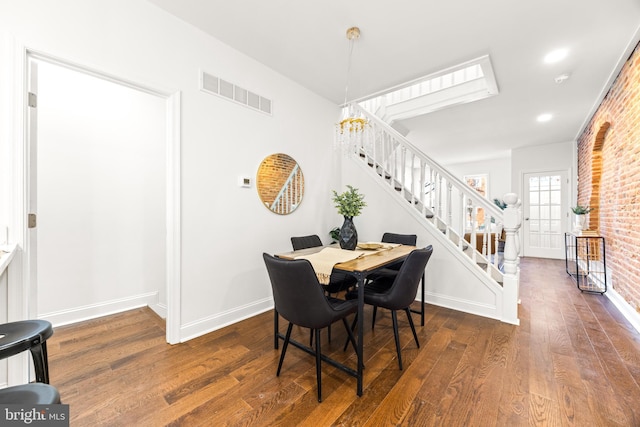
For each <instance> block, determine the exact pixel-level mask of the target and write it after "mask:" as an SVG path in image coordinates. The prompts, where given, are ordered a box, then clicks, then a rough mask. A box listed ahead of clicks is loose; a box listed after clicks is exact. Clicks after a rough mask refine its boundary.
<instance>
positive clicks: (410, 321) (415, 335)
mask: <svg viewBox="0 0 640 427" xmlns="http://www.w3.org/2000/svg"><path fill="white" fill-rule="evenodd" d="M404 311H405V312H406V313H407V319H409V326H411V332H413V339H415V340H416V345H417V346H418V348H420V343H419V342H418V334H416V328H415V326H414V325H413V319H412V318H411V310H409V308H405V309H404Z"/></svg>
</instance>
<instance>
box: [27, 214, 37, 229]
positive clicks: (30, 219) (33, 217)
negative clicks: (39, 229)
mask: <svg viewBox="0 0 640 427" xmlns="http://www.w3.org/2000/svg"><path fill="white" fill-rule="evenodd" d="M27 226H28V227H29V228H36V214H34V213H30V214H29V216H28V220H27Z"/></svg>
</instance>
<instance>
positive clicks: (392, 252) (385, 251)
mask: <svg viewBox="0 0 640 427" xmlns="http://www.w3.org/2000/svg"><path fill="white" fill-rule="evenodd" d="M362 246H363V247H369V248H370V249H362V250H359V253H358V254H357V257H356V258H355V259H351V260H349V261H345V262H340V263H337V264H335V265H334V266H333V269H334V270H335V271H340V272H344V273H346V274H349V275H352V276H354V277H355V278H356V279H357V285H356V286H357V291H358V311H357V313H358V319H360V323H361V324H362V323H363V322H362V319H364V287H365V286H366V282H367V277H368V276H369V275H372V274H374V273H376V272H377V271H379V270H380V269H383V268H385V267H386V266H388V265H390V264H393V263H396V262H398V261H402V260H404V259H405V258H406V257H407V256H408V255H409V254H410V253H411V251H413V250H415V249H417V247H416V246H410V245H397V244H395V245H389V244H381V245H380V246H378V245H373V244H370V245H368V246H367V245H362ZM375 246H378V247H375ZM327 247H328V248H339V246H338V245H337V244H332V245H328V246H318V247H313V248H307V249H300V250H297V251H290V252H283V253H278V254H275V256H276V257H278V258H282V259H291V260H293V259H304V258H305V257H307V256H310V255H313V254H316V253H319V252H320V251H322V250H323V249H324V248H327ZM423 300H424V298H423ZM423 312H424V310H423ZM278 319H279V315H278V312H277V310H275V309H274V346H275V348H276V349H277V348H278V342H279V339H284V335H283V334H281V333H280V331H279V327H278V323H279V322H278ZM363 330H364V328H363V327H361V326H360V327H358V333H357V340H356V352H357V359H358V362H357V369H356V370H355V371H354V370H352V369H349V368H348V367H346V366H337V367H338V368H340V369H342V370H343V371H345V372H347V373H349V374H351V375H352V376H354V377H356V380H357V394H358V396H362V387H363V384H362V383H363V381H362V377H363V370H364V354H363V353H364V352H363V349H364V345H363ZM292 344H293V343H292ZM294 345H295V344H294ZM297 346H298V347H301V348H302V347H304V346H300V345H299V344H298V345H297ZM303 349H305V348H303ZM305 350H306V349H305Z"/></svg>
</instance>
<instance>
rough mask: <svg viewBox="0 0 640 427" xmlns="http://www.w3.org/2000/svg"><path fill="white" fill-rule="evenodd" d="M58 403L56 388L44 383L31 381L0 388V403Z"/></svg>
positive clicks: (58, 397)
mask: <svg viewBox="0 0 640 427" xmlns="http://www.w3.org/2000/svg"><path fill="white" fill-rule="evenodd" d="M54 403H60V394H59V393H58V390H57V389H56V388H55V387H53V386H51V385H49V384H44V383H31V384H23V385H17V386H13V387H7V388H3V389H1V390H0V404H24V405H51V404H54Z"/></svg>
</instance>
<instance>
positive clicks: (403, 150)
mask: <svg viewBox="0 0 640 427" xmlns="http://www.w3.org/2000/svg"><path fill="white" fill-rule="evenodd" d="M349 111H350V115H349V117H351V119H345V121H343V122H342V124H341V126H339V127H338V128H337V131H336V143H337V144H339V145H340V147H341V149H342V150H346V152H347V153H348V154H349V155H350V156H352V157H353V158H355V159H357V160H360V161H362V162H363V163H365V164H366V165H367V168H368V169H369V170H371V171H372V172H374V173H372V174H371V176H372V177H373V178H374V179H375V180H376V181H377V182H378V183H379V184H380V185H381V186H386V187H387V188H392V189H393V191H392V192H393V193H395V194H396V195H397V197H399V198H402V200H404V201H406V202H407V203H406V204H404V203H403V205H404V206H406V209H407V211H408V212H409V213H411V214H412V215H413V216H416V217H419V218H420V222H421V223H422V224H423V225H424V227H425V229H427V230H429V231H431V232H432V234H433V235H434V237H436V238H438V239H439V240H441V241H442V243H443V245H444V246H445V247H446V248H447V250H448V251H450V252H451V256H452V257H454V258H456V259H457V260H458V262H461V263H466V265H467V266H470V267H469V268H470V269H472V270H473V271H474V275H475V277H476V278H477V280H478V285H477V286H478V287H480V288H477V290H479V292H478V295H479V297H478V298H479V300H483V301H485V300H487V299H489V300H491V301H493V302H492V303H489V304H487V303H485V302H478V304H475V303H474V302H473V301H468V300H466V299H465V298H461V297H460V296H455V295H452V296H449V297H447V296H444V297H442V295H441V294H440V293H439V292H437V291H436V292H432V293H431V294H430V295H431V298H430V297H429V295H428V296H427V302H429V303H434V304H437V305H444V306H447V307H449V308H454V309H458V310H461V311H467V312H473V313H474V314H479V315H483V316H486V317H491V318H497V319H499V320H502V321H504V322H508V323H513V324H519V320H518V302H519V297H518V288H519V286H518V285H519V269H518V261H519V257H518V254H519V252H520V250H519V243H518V242H519V238H518V236H517V234H518V231H519V229H520V217H521V215H520V213H519V209H520V202H519V200H518V197H517V196H516V195H515V194H513V193H509V194H506V195H505V196H504V198H503V200H504V202H505V203H506V204H507V207H506V208H505V209H504V210H501V209H500V208H499V207H498V206H496V205H495V204H494V203H493V202H492V201H490V200H488V199H487V198H485V197H483V196H482V195H481V194H480V193H478V192H477V191H476V190H475V189H473V188H472V187H470V186H469V185H467V184H466V183H465V182H463V181H462V180H460V179H459V178H457V177H455V176H453V175H452V174H451V173H449V172H448V171H447V170H446V169H445V168H443V167H442V166H440V165H439V164H438V163H436V162H435V161H434V160H433V159H431V158H429V157H428V156H427V155H425V154H424V153H422V152H421V151H420V150H418V149H417V148H416V147H415V146H413V145H412V144H411V143H410V142H409V141H408V140H407V139H406V138H405V137H404V136H403V135H401V134H400V133H399V132H397V131H396V130H394V129H393V128H391V127H390V126H389V125H388V124H386V123H385V122H383V121H382V120H381V119H379V118H377V117H376V116H374V115H372V114H370V113H368V112H367V111H365V110H364V109H363V108H361V107H359V106H358V105H357V104H352V105H350V106H349ZM478 212H482V213H483V214H484V215H478ZM482 216H484V222H483V223H481V224H479V223H478V222H477V218H478V217H482ZM502 230H504V234H503V233H502ZM465 236H466V239H465ZM501 237H505V238H504V239H501ZM468 242H473V244H470V243H468ZM476 242H479V243H480V244H479V246H481V247H480V248H479V249H481V250H476ZM492 248H493V249H495V248H500V249H502V248H503V249H504V250H503V252H498V251H492ZM492 252H493V253H492ZM474 286H475V285H474ZM483 292H485V293H486V294H487V295H483ZM458 302H459V304H458ZM485 306H486V310H485V308H484V307H485Z"/></svg>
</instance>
